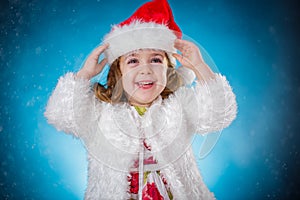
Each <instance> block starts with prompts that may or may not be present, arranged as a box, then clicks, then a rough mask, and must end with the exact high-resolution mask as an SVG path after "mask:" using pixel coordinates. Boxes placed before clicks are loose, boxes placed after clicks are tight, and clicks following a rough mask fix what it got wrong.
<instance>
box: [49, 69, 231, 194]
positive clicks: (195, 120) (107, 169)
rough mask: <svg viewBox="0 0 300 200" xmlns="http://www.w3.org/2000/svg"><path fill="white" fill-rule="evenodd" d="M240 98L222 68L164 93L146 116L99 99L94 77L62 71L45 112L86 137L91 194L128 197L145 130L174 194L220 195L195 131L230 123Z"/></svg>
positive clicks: (51, 120) (57, 124) (61, 126)
mask: <svg viewBox="0 0 300 200" xmlns="http://www.w3.org/2000/svg"><path fill="white" fill-rule="evenodd" d="M236 110H237V106H236V100H235V95H234V94H233V92H232V89H231V87H230V86H229V84H228V82H227V80H226V78H225V77H224V76H221V75H219V74H217V75H216V78H215V79H214V80H210V81H209V82H208V83H207V84H206V85H202V84H200V83H197V85H196V86H195V87H194V88H185V87H182V88H180V89H178V90H177V91H176V92H175V93H174V94H173V95H170V96H169V98H168V99H166V100H162V99H161V98H158V99H157V100H156V101H155V102H154V103H153V104H152V105H151V107H150V108H149V109H148V110H147V112H146V113H145V115H144V116H143V117H140V116H138V115H136V114H135V112H136V111H135V110H134V109H133V107H131V106H130V105H128V104H127V103H124V104H120V105H112V104H109V103H105V102H101V101H99V100H97V99H96V97H95V96H94V94H93V92H92V91H91V88H90V82H89V81H87V80H84V79H78V78H76V77H75V75H74V74H73V73H68V74H66V75H65V76H64V77H61V78H60V80H59V82H58V84H57V86H56V88H55V90H54V92H53V94H52V96H51V97H50V99H49V102H48V105H47V108H46V112H45V116H46V117H47V118H48V122H49V123H50V124H53V125H54V126H55V127H56V128H57V129H58V130H62V131H64V132H66V133H73V134H74V135H75V136H76V137H78V138H80V139H82V141H83V142H84V144H85V147H86V149H87V151H88V154H89V155H88V159H89V169H88V186H87V189H86V193H85V199H105V200H106V199H118V200H119V199H128V198H129V196H128V193H127V191H128V189H129V183H128V181H127V176H128V175H129V172H130V167H131V166H132V164H133V161H134V160H135V159H136V158H137V155H138V153H137V152H138V149H139V139H138V136H139V135H140V134H141V133H143V134H144V136H145V138H146V141H147V143H148V144H149V145H150V146H151V148H152V150H151V152H152V153H153V155H154V157H155V159H156V160H157V161H158V163H159V168H160V171H161V173H162V174H163V175H164V176H165V177H166V179H167V181H168V184H169V185H170V187H171V192H172V194H173V196H174V199H179V200H184V199H187V200H190V199H205V200H206V199H214V198H215V197H214V195H213V193H211V192H210V191H209V190H208V188H207V187H206V185H205V184H204V182H203V181H202V178H201V176H200V173H199V171H198V168H197V165H196V162H195V158H194V156H193V152H192V149H191V139H192V136H193V134H194V133H201V134H204V133H208V132H213V131H217V130H221V129H223V128H225V127H227V126H228V125H229V124H230V123H231V122H232V120H233V119H234V118H235V116H236Z"/></svg>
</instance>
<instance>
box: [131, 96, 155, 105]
mask: <svg viewBox="0 0 300 200" xmlns="http://www.w3.org/2000/svg"><path fill="white" fill-rule="evenodd" d="M156 98H157V96H154V97H153V96H151V97H146V96H141V97H139V96H134V97H132V98H129V102H130V104H131V105H133V106H150V105H151V104H152V102H153V101H154V100H155V99H156Z"/></svg>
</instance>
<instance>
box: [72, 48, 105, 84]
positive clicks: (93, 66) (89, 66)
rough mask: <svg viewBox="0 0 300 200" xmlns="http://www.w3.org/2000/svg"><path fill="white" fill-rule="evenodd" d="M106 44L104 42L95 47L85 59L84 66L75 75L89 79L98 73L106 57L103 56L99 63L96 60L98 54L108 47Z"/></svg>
mask: <svg viewBox="0 0 300 200" xmlns="http://www.w3.org/2000/svg"><path fill="white" fill-rule="evenodd" d="M108 46H109V45H108V44H104V45H101V46H99V47H97V48H95V49H94V50H93V51H92V53H91V54H90V55H89V57H88V58H87V59H86V61H85V63H84V66H83V67H82V68H81V69H80V70H79V72H78V73H77V77H79V78H85V79H88V80H90V79H91V78H93V77H94V76H96V75H97V74H99V73H100V72H101V71H102V69H103V67H104V66H105V64H106V63H107V59H106V58H104V59H103V60H101V62H100V63H98V60H99V57H100V55H101V54H102V53H103V52H104V51H105V50H106V49H107V48H108Z"/></svg>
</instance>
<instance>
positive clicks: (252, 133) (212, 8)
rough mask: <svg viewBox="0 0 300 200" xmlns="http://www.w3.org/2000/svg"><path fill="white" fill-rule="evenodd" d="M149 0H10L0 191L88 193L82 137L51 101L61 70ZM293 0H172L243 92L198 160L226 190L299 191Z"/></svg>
mask: <svg viewBox="0 0 300 200" xmlns="http://www.w3.org/2000/svg"><path fill="white" fill-rule="evenodd" d="M144 2H145V1H144V0H135V1H133V0H132V1H121V0H112V1H108V0H98V1H97V0H94V1H78V0H77V1H58V0H56V1H37V0H31V1H20V0H12V1H1V8H0V20H1V27H0V34H1V38H0V40H1V43H0V59H1V62H0V66H1V73H0V78H1V79H0V100H1V105H0V111H1V115H0V145H1V152H0V155H1V157H0V158H1V162H0V193H1V194H0V198H1V199H82V198H83V194H84V189H85V187H86V175H87V172H86V167H87V161H86V154H85V153H86V152H85V150H84V147H83V145H82V144H81V143H80V141H78V140H75V139H73V138H72V137H71V136H68V135H65V134H63V133H61V132H57V131H56V130H55V129H54V128H53V127H51V126H50V125H48V124H47V122H46V120H45V118H44V117H43V112H44V108H45V105H46V102H47V99H48V97H49V95H50V93H51V91H52V90H53V88H54V87H55V85H56V83H57V79H58V78H59V76H61V75H63V74H64V73H66V72H68V71H76V70H78V69H79V68H80V66H81V64H82V62H83V61H84V59H85V58H86V56H87V55H88V54H89V53H90V51H91V50H92V49H93V48H94V47H95V46H96V45H98V44H99V43H100V41H101V38H102V36H103V35H104V34H105V33H107V32H108V31H109V30H110V25H111V24H114V23H118V22H121V21H122V20H124V19H125V18H127V17H129V16H130V15H131V13H132V12H133V11H134V10H135V9H136V8H137V7H138V6H139V5H141V4H142V3H144ZM284 2H285V3H283V1H279V0H278V1H276V0H275V1H267V0H265V1H258V0H255V1H222V0H216V1H198V0H187V1H175V0H170V4H171V7H172V9H173V12H174V15H175V19H176V21H177V23H178V24H179V26H180V27H181V29H182V31H183V32H184V34H186V35H188V36H189V37H191V38H192V39H194V40H195V41H197V42H198V43H199V44H201V45H202V46H203V47H204V48H205V49H206V50H207V51H208V52H209V54H210V56H211V57H212V58H213V60H214V61H215V63H216V64H217V66H218V69H219V71H220V72H221V73H223V74H224V75H226V76H227V78H228V80H229V81H230V83H231V85H232V87H233V90H234V92H235V93H236V95H237V102H238V105H239V113H238V116H237V119H236V120H235V121H234V122H233V124H232V125H231V126H230V127H229V128H227V129H226V130H224V131H223V132H222V135H221V138H220V140H219V141H218V143H217V145H216V146H215V148H214V149H213V151H212V152H211V153H210V154H209V155H208V156H207V157H206V158H205V159H199V160H198V163H199V169H200V170H201V172H202V174H203V177H204V179H205V182H206V183H207V185H208V187H209V188H210V189H211V190H212V191H213V192H214V193H215V195H216V197H217V198H218V199H283V198H284V199H285V198H296V197H298V198H299V197H300V194H299V188H297V184H299V182H300V181H299V178H298V177H299V175H298V173H297V171H298V169H299V168H300V163H299V147H298V145H299V116H300V112H299V106H298V105H297V104H296V103H297V102H298V101H299V93H300V86H299V78H298V76H299V63H298V62H297V61H298V60H299V56H300V55H299V54H300V50H299V49H300V47H299V39H298V35H299V30H298V29H297V27H298V26H299V25H298V24H299V21H298V19H299V14H298V13H299V11H298V9H297V8H298V7H297V5H296V4H295V3H293V2H288V1H284ZM197 141H201V138H200V139H199V140H197ZM194 150H195V154H196V155H197V154H198V151H199V144H197V142H196V143H195V144H194ZM297 190H298V191H297Z"/></svg>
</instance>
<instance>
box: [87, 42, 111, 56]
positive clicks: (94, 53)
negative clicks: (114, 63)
mask: <svg viewBox="0 0 300 200" xmlns="http://www.w3.org/2000/svg"><path fill="white" fill-rule="evenodd" d="M108 47H109V44H108V43H106V44H103V45H100V46H98V47H96V48H95V49H94V50H93V51H92V53H91V55H92V56H93V57H99V56H100V54H101V53H103V52H104V51H105V50H106V49H107V48H108Z"/></svg>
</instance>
